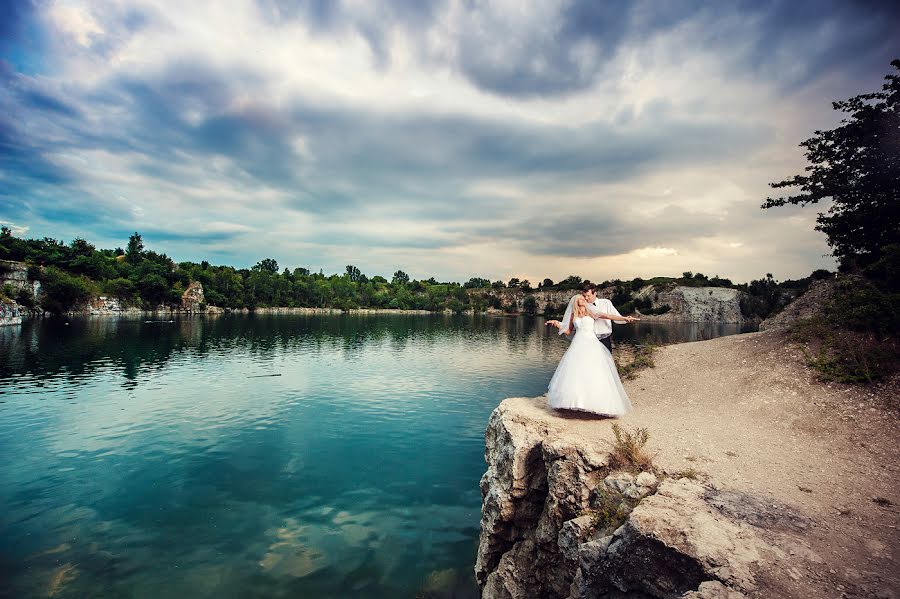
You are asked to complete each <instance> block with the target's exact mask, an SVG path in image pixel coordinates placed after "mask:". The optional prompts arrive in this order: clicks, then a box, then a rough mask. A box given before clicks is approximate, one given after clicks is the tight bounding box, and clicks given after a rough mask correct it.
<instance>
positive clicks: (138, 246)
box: [125, 231, 144, 264]
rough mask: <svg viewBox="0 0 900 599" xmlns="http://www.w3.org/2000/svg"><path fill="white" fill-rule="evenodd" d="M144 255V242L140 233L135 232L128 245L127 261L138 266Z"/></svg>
mask: <svg viewBox="0 0 900 599" xmlns="http://www.w3.org/2000/svg"><path fill="white" fill-rule="evenodd" d="M143 253H144V240H143V239H142V238H141V235H140V233H138V232H137V231H135V232H134V235H132V236H131V237H129V238H128V245H127V246H126V249H125V260H126V261H128V262H130V263H131V264H137V263H138V262H139V261H140V260H141V257H142V255H143Z"/></svg>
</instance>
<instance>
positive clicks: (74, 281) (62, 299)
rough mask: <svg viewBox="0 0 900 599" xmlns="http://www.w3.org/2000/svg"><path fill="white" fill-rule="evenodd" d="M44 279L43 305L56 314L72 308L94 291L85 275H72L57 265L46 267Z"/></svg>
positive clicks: (43, 274) (45, 308)
mask: <svg viewBox="0 0 900 599" xmlns="http://www.w3.org/2000/svg"><path fill="white" fill-rule="evenodd" d="M42 279H43V280H42V287H41V288H42V290H43V293H42V294H41V307H42V308H43V309H44V310H47V311H48V312H52V313H54V314H61V313H63V312H66V311H68V310H72V309H73V308H75V307H76V306H78V305H79V304H81V303H83V302H85V301H86V300H87V299H88V298H89V297H90V296H91V294H92V293H93V291H94V289H93V288H92V286H91V283H90V281H89V280H88V279H86V278H85V277H75V276H72V275H70V274H69V273H67V272H65V271H63V270H60V269H58V268H56V267H55V266H48V267H47V268H45V269H44V272H43V273H42Z"/></svg>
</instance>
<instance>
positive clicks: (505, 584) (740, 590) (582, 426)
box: [475, 398, 815, 599]
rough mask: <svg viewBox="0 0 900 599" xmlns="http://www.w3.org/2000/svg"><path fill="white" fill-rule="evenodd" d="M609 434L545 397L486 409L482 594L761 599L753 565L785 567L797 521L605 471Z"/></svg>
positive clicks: (672, 481) (767, 507)
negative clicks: (554, 407) (561, 411)
mask: <svg viewBox="0 0 900 599" xmlns="http://www.w3.org/2000/svg"><path fill="white" fill-rule="evenodd" d="M609 428H610V424H609V421H606V420H594V419H587V420H585V419H583V418H579V419H576V418H567V417H565V416H560V415H559V414H558V413H555V412H553V411H551V410H549V409H548V408H547V407H546V400H545V398H536V399H525V398H516V399H507V400H505V401H504V402H502V403H501V404H500V405H499V406H498V407H497V408H496V409H495V410H494V412H493V414H492V415H491V418H490V421H489V424H488V428H487V431H486V434H485V440H486V445H485V459H486V461H487V464H488V469H487V472H486V473H485V474H484V476H483V478H482V480H481V493H482V497H483V505H482V519H481V539H480V543H479V548H478V557H477V562H476V566H475V574H476V578H477V580H478V582H479V584H480V585H481V587H482V596H483V597H484V598H485V599H532V598H533V599H539V598H540V599H552V598H559V599H564V598H568V599H579V598H597V599H600V598H606V597H611V598H619V599H623V598H626V597H628V598H634V599H650V598H660V599H662V598H684V599H704V598H705V599H715V598H722V599H738V598H740V597H745V596H748V595H753V596H759V595H757V594H756V592H757V591H759V581H758V580H757V572H759V571H760V570H765V569H766V568H771V567H779V568H780V567H788V566H787V565H786V564H781V563H780V562H782V561H783V560H784V559H785V558H786V557H787V556H788V555H789V551H788V550H786V549H784V547H791V548H796V547H800V546H802V545H803V542H802V540H800V539H797V538H794V535H793V533H795V532H796V531H798V530H803V529H804V528H805V527H807V526H808V525H809V524H808V521H807V520H806V519H805V518H803V517H802V516H800V515H798V514H796V513H794V512H792V511H791V510H790V509H789V508H787V507H784V506H780V505H777V504H773V503H771V502H766V501H762V500H760V499H757V498H755V497H752V496H749V495H746V494H742V493H738V492H729V491H727V490H723V489H719V488H717V487H716V486H715V485H713V484H712V483H710V482H698V481H695V480H691V479H689V478H678V477H677V476H670V475H666V474H665V473H651V472H642V473H640V474H637V475H635V474H633V473H627V472H617V471H614V470H613V469H611V468H610V467H609V462H610V456H609V453H608V450H609V448H610V446H609V445H608V444H607V443H606V442H605V441H604V440H603V437H609V436H610V435H603V434H602V433H603V432H604V431H606V432H608V431H609ZM810 553H811V552H809V550H808V549H805V550H804V554H806V555H809V554H810ZM792 559H793V558H792ZM812 559H813V560H814V559H815V558H814V557H813V558H812ZM764 565H765V567H764ZM794 565H796V564H794Z"/></svg>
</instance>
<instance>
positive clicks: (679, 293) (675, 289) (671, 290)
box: [636, 285, 744, 324]
mask: <svg viewBox="0 0 900 599" xmlns="http://www.w3.org/2000/svg"><path fill="white" fill-rule="evenodd" d="M636 297H638V298H649V299H650V300H651V301H652V302H653V307H654V308H659V307H661V306H666V305H667V306H669V311H668V312H666V313H665V314H660V315H654V316H646V315H645V316H642V319H644V320H657V321H675V322H721V323H727V324H741V323H743V322H744V316H743V314H741V291H739V290H738V289H732V288H730V287H684V286H682V285H674V286H670V287H662V288H660V287H657V286H653V285H648V286H647V287H644V288H643V289H641V290H640V291H639V292H638V293H637V294H636Z"/></svg>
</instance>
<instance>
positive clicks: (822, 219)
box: [762, 60, 900, 268]
mask: <svg viewBox="0 0 900 599" xmlns="http://www.w3.org/2000/svg"><path fill="white" fill-rule="evenodd" d="M891 65H892V66H893V67H895V68H896V69H897V70H898V71H900V60H894V61H892V62H891ZM885 79H886V80H887V83H885V84H884V85H883V86H882V91H881V92H875V93H868V94H861V95H858V96H855V97H853V98H850V99H849V100H844V101H839V102H833V103H832V107H833V108H834V110H838V111H840V112H843V113H846V114H848V115H849V116H848V118H845V119H843V120H842V121H841V125H840V126H839V127H836V128H835V129H831V130H829V131H816V132H815V135H814V136H813V137H811V138H809V139H807V140H806V141H804V142H803V143H801V144H800V146H801V147H804V148H806V158H807V160H808V161H809V162H810V166H807V167H806V174H804V175H794V176H793V177H791V178H789V179H785V180H783V181H779V182H777V183H771V184H770V185H771V186H772V187H773V188H775V189H780V188H785V187H799V188H800V192H799V193H797V194H796V195H792V196H787V197H779V198H775V199H773V198H767V199H766V202H765V203H764V204H763V206H762V207H763V208H772V207H776V206H784V205H786V204H799V205H801V206H806V205H807V204H816V203H818V202H820V201H823V200H830V201H831V204H830V207H829V208H828V210H827V211H825V212H821V213H819V215H818V217H817V219H816V222H817V224H816V230H818V231H822V232H823V233H825V235H826V236H827V238H828V245H829V246H831V248H832V251H833V254H834V255H835V257H837V258H838V260H839V261H840V263H841V265H842V266H843V267H845V268H853V267H864V266H866V265H869V264H872V263H874V262H877V261H878V260H879V259H880V258H881V257H882V255H883V254H882V252H883V251H884V248H885V247H887V246H889V245H891V244H895V243H897V242H898V241H900V239H898V235H900V75H898V74H889V75H887V76H886V77H885Z"/></svg>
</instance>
